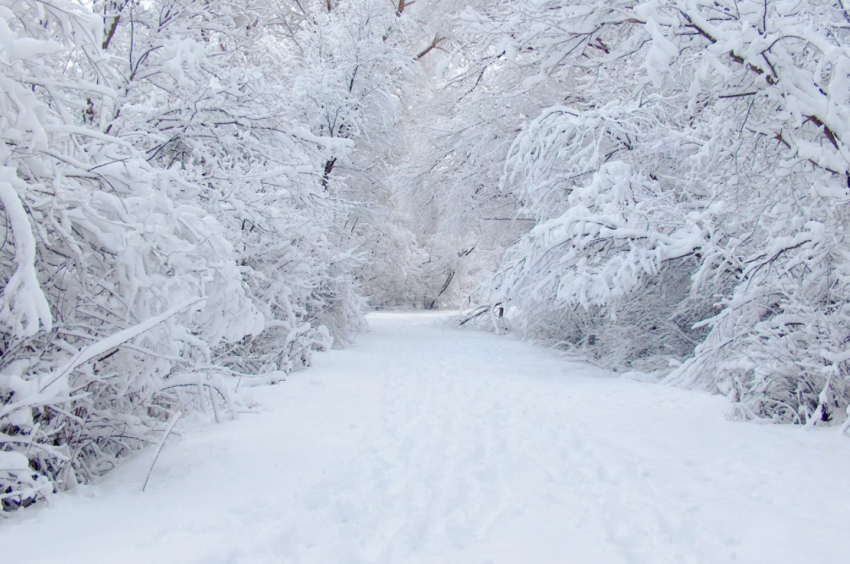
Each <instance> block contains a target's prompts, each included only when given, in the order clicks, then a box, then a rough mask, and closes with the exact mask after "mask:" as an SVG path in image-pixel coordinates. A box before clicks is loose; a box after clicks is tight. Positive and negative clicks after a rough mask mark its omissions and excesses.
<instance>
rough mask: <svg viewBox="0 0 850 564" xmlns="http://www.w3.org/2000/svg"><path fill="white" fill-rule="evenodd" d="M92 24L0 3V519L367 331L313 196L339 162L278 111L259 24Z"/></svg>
mask: <svg viewBox="0 0 850 564" xmlns="http://www.w3.org/2000/svg"><path fill="white" fill-rule="evenodd" d="M92 6H93V8H94V9H96V11H97V13H99V14H101V15H98V16H95V15H93V14H92V13H91V12H90V11H88V8H87V5H86V4H81V3H78V2H72V1H66V0H20V1H15V2H2V3H0V86H2V94H0V138H2V142H0V203H2V210H3V213H2V215H0V223H2V229H3V232H4V233H5V236H4V239H3V243H2V246H0V277H2V280H3V282H4V287H3V292H2V296H0V337H2V341H0V502H2V510H9V509H14V508H17V507H20V506H21V505H29V504H31V503H33V502H34V501H35V500H37V499H38V498H39V496H41V495H44V494H45V493H47V492H49V491H53V490H55V489H66V488H69V487H73V485H74V484H75V483H78V482H86V481H88V480H90V479H92V478H93V477H95V476H98V475H100V474H102V473H104V472H106V471H108V470H109V469H110V468H112V467H113V466H114V464H115V463H116V461H117V460H118V459H119V458H121V457H122V456H126V455H127V454H130V453H132V452H133V451H135V450H136V449H138V448H140V447H142V446H144V445H146V444H149V443H151V442H152V441H156V440H158V439H159V438H160V434H161V433H160V431H161V430H162V429H163V428H164V426H165V423H166V421H167V420H169V419H170V418H171V417H173V414H174V413H175V412H177V411H181V410H185V409H203V410H207V409H209V410H211V411H212V412H213V414H214V415H215V417H216V418H217V419H218V418H220V417H221V416H222V415H223V414H222V410H225V411H227V412H229V414H230V415H231V416H235V415H236V406H235V404H234V401H235V400H234V398H233V397H232V396H231V392H230V387H231V386H230V383H229V382H228V380H230V381H231V382H235V381H236V379H235V378H233V376H237V375H239V376H255V375H258V374H260V375H262V374H265V375H266V377H265V378H263V379H261V380H274V379H279V378H280V377H281V374H282V373H286V372H288V371H290V370H292V369H294V368H297V367H299V366H304V365H306V364H308V363H309V359H310V353H311V351H312V350H314V349H318V348H325V347H327V346H328V345H329V344H330V342H331V338H332V334H331V333H332V332H333V333H334V334H336V335H337V336H338V338H339V339H340V340H341V341H347V340H350V339H351V336H352V333H353V332H355V331H356V330H357V329H358V327H359V324H360V323H361V322H362V321H361V318H360V314H359V298H358V297H357V296H356V293H355V284H354V281H353V277H352V275H351V274H350V266H348V265H349V262H350V261H349V259H348V258H347V255H345V254H344V253H341V252H339V251H338V250H336V248H335V247H334V245H333V244H332V242H331V241H330V240H329V237H328V231H329V230H330V226H331V225H332V222H333V217H334V212H333V209H332V208H333V203H332V202H329V201H327V198H324V197H322V196H321V195H319V194H318V193H319V192H320V190H321V189H320V186H321V182H320V181H321V176H320V174H317V173H316V171H317V170H318V169H317V163H320V162H321V160H322V159H323V158H324V155H325V152H326V151H327V150H329V147H330V145H333V148H334V150H336V151H341V150H343V149H344V147H341V146H340V145H339V144H338V143H337V144H334V143H333V142H332V141H326V140H323V139H320V138H318V137H315V136H314V135H312V134H310V133H309V132H308V131H302V130H299V129H298V128H295V127H292V126H290V125H288V124H287V123H286V122H285V121H284V120H283V118H282V117H281V115H280V112H278V111H277V110H278V108H277V106H275V100H276V99H277V97H279V96H281V94H282V92H281V89H280V87H278V88H276V86H279V85H277V84H276V82H275V81H274V80H272V79H271V76H270V75H265V74H263V73H262V72H260V71H257V70H256V69H257V67H258V66H260V64H261V61H260V59H262V57H263V56H264V55H267V54H268V49H269V45H268V43H267V41H272V40H273V38H271V39H270V38H268V37H266V36H262V37H258V36H249V34H250V33H251V30H254V29H256V28H257V25H256V24H257V21H258V20H257V19H256V18H259V16H260V15H261V14H259V13H258V14H255V13H254V12H252V11H251V10H249V9H248V8H249V7H250V6H249V7H246V6H245V5H244V3H240V4H238V5H237V4H235V3H234V4H228V3H218V4H217V5H216V7H217V9H216V10H213V9H212V6H211V5H209V3H198V2H192V1H189V0H186V1H182V0H180V1H173V2H169V1H161V2H159V1H154V2H148V3H136V2H116V1H108V2H95V3H94V4H93V5H92ZM249 16H250V17H249ZM225 32H228V33H225ZM268 72H269V73H273V72H274V69H270V70H269V71H268ZM244 373H247V374H244Z"/></svg>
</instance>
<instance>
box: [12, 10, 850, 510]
mask: <svg viewBox="0 0 850 564" xmlns="http://www.w3.org/2000/svg"><path fill="white" fill-rule="evenodd" d="M0 88H1V89H2V92H0V204H2V213H1V214H0V230H2V231H3V233H4V235H3V240H2V246H0V279H2V282H3V287H2V295H0V514H2V513H4V512H12V511H14V510H16V509H19V508H21V507H27V506H29V505H32V504H34V503H37V502H38V501H39V500H41V499H43V498H44V497H45V496H47V495H49V494H51V493H53V492H61V491H66V490H73V489H74V488H75V487H76V486H77V485H80V484H88V483H90V482H92V481H93V480H95V479H97V478H99V477H100V476H103V475H105V474H107V473H108V472H109V471H110V470H112V469H113V468H115V467H116V465H118V464H119V462H120V461H121V460H122V459H123V458H125V457H128V456H129V455H132V454H133V453H135V452H137V451H139V450H140V449H142V448H145V447H149V446H152V445H157V444H159V443H160V442H161V440H162V437H163V434H164V433H165V434H167V431H169V430H170V429H171V428H172V427H173V425H174V423H175V422H176V419H177V418H178V417H180V415H181V414H184V413H190V412H203V413H209V414H211V417H213V418H214V419H215V420H216V421H218V420H226V419H230V418H233V417H237V416H238V414H239V413H241V412H243V411H245V410H247V409H248V408H249V406H248V405H247V403H246V400H245V399H244V398H243V397H242V395H241V393H240V390H245V389H248V388H252V387H257V386H267V385H270V384H275V383H278V382H281V381H283V380H285V379H287V378H289V377H290V374H292V373H293V372H294V371H300V370H302V369H308V367H310V365H311V362H313V359H314V355H316V354H321V351H326V350H328V349H331V348H339V347H346V346H348V345H349V344H351V343H352V342H354V340H355V338H356V337H357V335H358V334H359V333H361V332H363V331H365V330H367V324H366V322H365V318H364V313H366V312H367V311H373V310H443V309H445V310H460V311H461V312H462V313H460V314H459V315H458V317H456V319H455V321H454V325H455V326H459V327H460V329H463V330H468V329H478V330H487V331H493V332H496V333H498V334H505V335H506V334H510V335H511V336H513V337H516V338H521V339H527V340H530V341H533V342H535V343H538V344H540V345H543V346H548V347H553V348H556V349H557V350H560V351H564V352H566V353H569V354H571V355H575V356H577V357H580V358H582V359H585V360H587V361H589V362H591V363H592V364H595V365H597V366H598V367H601V368H604V369H608V370H614V371H616V372H620V373H640V374H642V375H643V376H642V377H643V378H645V379H649V380H652V381H655V382H658V384H659V385H667V386H676V387H683V388H693V389H698V390H704V391H709V392H711V393H714V394H720V395H723V396H726V397H727V398H728V400H729V401H728V412H727V414H726V415H727V417H729V418H731V419H734V420H747V421H755V422H761V423H765V422H766V423H784V424H794V425H803V426H808V427H815V426H832V427H835V428H836V431H837V432H840V433H846V432H847V431H848V430H849V429H850V416H848V413H850V409H849V408H848V405H850V5H848V4H847V3H846V2H845V0H492V1H485V0H465V1H460V0H415V1H406V0H398V2H397V3H396V1H395V0H0ZM293 377H294V376H293ZM598 401H600V402H604V401H605V398H599V400H598Z"/></svg>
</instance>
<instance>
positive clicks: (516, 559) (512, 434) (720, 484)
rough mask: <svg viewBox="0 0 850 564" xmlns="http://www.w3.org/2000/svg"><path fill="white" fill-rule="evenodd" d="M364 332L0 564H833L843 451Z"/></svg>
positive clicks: (536, 357) (453, 346) (525, 353)
mask: <svg viewBox="0 0 850 564" xmlns="http://www.w3.org/2000/svg"><path fill="white" fill-rule="evenodd" d="M438 318H439V316H435V315H428V314H391V313H381V314H373V315H371V316H370V317H369V322H370V325H371V326H372V329H373V331H372V332H371V333H369V334H367V335H364V336H363V337H362V338H361V339H360V340H359V341H358V343H357V344H356V345H355V346H353V347H352V348H350V349H347V350H341V351H333V352H330V353H328V354H324V355H318V356H317V357H316V359H315V360H316V362H315V367H314V368H312V369H310V370H308V371H305V372H300V373H297V374H295V375H293V376H292V377H291V378H290V380H289V381H287V382H285V383H283V384H281V385H278V386H272V387H267V388H254V389H253V390H251V393H253V394H254V396H255V398H256V399H257V400H258V401H260V402H261V403H262V407H261V408H260V409H259V411H260V413H259V414H256V415H252V414H246V415H242V417H241V418H240V419H239V420H237V421H234V422H227V423H223V424H221V425H212V426H202V425H198V424H197V423H196V424H195V425H192V422H191V420H190V421H189V422H188V424H183V423H181V425H182V432H181V436H180V437H172V438H171V439H169V442H168V443H167V444H166V447H165V449H164V450H163V452H162V455H161V456H160V458H159V461H158V462H157V464H156V466H155V468H154V471H153V474H152V476H151V481H150V484H149V485H148V489H147V491H146V492H145V493H142V492H141V491H140V490H141V485H142V483H143V482H144V479H145V475H146V474H147V470H148V467H149V465H150V460H151V456H152V451H150V452H143V453H141V454H140V455H138V456H137V457H136V458H135V459H133V460H130V461H128V462H127V463H125V464H124V465H122V466H121V467H119V468H118V469H117V470H115V471H114V472H112V473H111V474H109V475H108V476H107V477H106V479H104V480H103V481H102V483H100V484H98V485H97V486H93V487H91V488H89V489H88V490H87V491H88V494H89V495H90V496H93V497H86V496H82V495H67V496H55V497H54V499H53V501H52V503H51V506H50V507H47V508H45V509H41V510H35V511H27V512H21V513H19V514H17V515H15V516H13V517H12V519H10V520H9V521H6V522H4V523H0V562H2V563H3V564H18V563H22V564H23V563H27V564H36V563H42V562H50V563H53V562H55V563H62V564H76V563H85V564H98V563H101V562H103V563H120V564H134V563H140V564H141V563H143V564H151V563H157V564H160V563H170V562H175V563H177V562H179V563H193V564H195V563H197V564H208V563H209V564H219V563H220V564H260V563H271V562H274V563H278V562H279V563H290V562H292V563H306V564H364V563H387V564H407V563H411V564H416V563H429V564H432V563H433V564H449V563H463V564H484V563H488V564H505V563H516V564H520V563H521V564H544V563H559V564H564V563H580V564H597V563H599V564H607V563H620V562H625V563H656V562H659V563H662V562H663V563H668V562H669V563H706V564H713V563H719V562H729V561H734V562H737V563H753V564H761V563H764V564H767V563H770V564H782V563H794V564H797V563H799V562H850V541H848V536H847V532H848V530H850V529H848V527H850V521H848V510H850V479H848V476H850V441H848V439H847V438H846V437H842V436H840V435H839V434H838V433H837V431H836V430H835V429H821V430H818V429H815V430H813V431H808V432H807V431H805V430H803V429H800V428H791V427H782V426H760V425H755V424H744V423H732V422H729V421H726V420H725V419H724V417H723V414H724V408H725V400H724V399H723V398H718V397H713V396H709V395H706V394H702V393H697V392H690V391H684V390H680V389H671V388H666V387H662V386H659V385H655V384H647V383H640V382H634V381H628V380H621V379H619V378H616V377H613V376H612V375H610V374H609V373H606V372H604V371H601V370H598V369H596V368H593V367H590V366H588V365H586V364H581V363H577V362H571V361H565V360H563V359H562V358H559V356H558V355H557V354H556V353H554V352H552V351H549V350H544V349H540V348H535V347H533V346H531V345H528V344H523V343H519V342H516V341H513V340H511V339H508V338H502V337H497V336H494V335H491V334H486V333H478V332H472V331H456V330H452V329H447V328H444V327H441V326H439V325H438V324H436V323H435V322H436V321H437V320H438Z"/></svg>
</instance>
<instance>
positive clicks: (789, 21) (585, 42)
mask: <svg viewBox="0 0 850 564" xmlns="http://www.w3.org/2000/svg"><path fill="white" fill-rule="evenodd" d="M848 18H850V16H848V12H847V10H846V9H845V6H844V5H843V4H842V3H841V2H838V1H826V0H824V1H813V2H803V3H796V2H784V1H768V2H762V1H758V2H756V1H740V0H739V1H736V2H732V1H729V2H725V1H722V0H720V1H717V2H711V3H704V2H697V1H692V0H675V1H670V2H655V1H646V2H643V1H630V0H621V1H616V2H602V1H594V0H586V1H582V0H575V1H567V0H553V1H547V2H530V1H526V0H515V1H509V2H504V3H501V4H499V5H498V6H497V7H495V8H493V9H492V10H487V11H478V12H474V11H468V12H466V13H465V14H464V19H465V21H466V22H467V24H468V30H469V31H470V33H471V34H472V37H474V40H475V41H477V42H479V44H480V45H481V46H482V49H481V53H482V54H481V57H483V58H487V57H501V58H504V59H505V60H508V61H513V65H514V66H515V67H516V68H517V69H519V70H521V71H523V72H525V73H526V78H525V80H524V82H523V84H522V88H521V90H522V89H526V90H528V89H534V88H536V87H540V86H544V87H545V86H546V85H548V84H551V83H552V82H553V81H555V82H556V83H558V84H560V85H562V86H563V89H562V93H561V97H560V98H559V99H553V100H552V102H551V103H550V106H549V107H548V108H546V109H545V110H543V111H542V112H541V113H540V114H539V115H538V117H536V118H535V119H533V120H532V121H530V122H529V123H528V125H527V126H526V127H525V128H524V130H523V132H522V133H521V134H520V135H519V137H518V138H517V139H516V141H515V142H514V144H513V146H512V148H511V150H510V153H509V156H508V158H507V161H506V162H507V164H506V168H505V174H504V178H503V182H502V185H503V189H504V190H507V191H509V192H511V193H513V194H517V197H518V199H519V200H520V201H521V202H522V209H521V211H520V213H522V214H526V215H531V216H533V217H535V218H536V219H537V225H536V226H535V227H534V229H533V230H532V231H531V232H530V233H529V234H528V235H527V236H526V237H524V238H523V240H522V241H521V242H520V243H519V244H518V245H517V246H516V247H515V248H514V250H513V252H512V255H511V258H510V260H509V261H508V263H507V264H506V265H505V266H504V267H503V268H502V269H501V271H500V272H499V273H498V275H497V276H496V278H495V279H494V282H493V283H492V285H491V291H492V292H493V294H492V300H493V301H505V302H508V303H509V304H511V305H513V306H516V311H517V314H518V315H519V318H518V319H517V320H515V323H514V324H515V326H516V325H518V326H520V327H525V329H526V330H527V331H529V332H530V333H531V334H533V335H535V336H538V337H544V338H546V339H550V340H553V341H555V342H563V343H564V344H569V345H571V346H574V347H580V348H583V349H585V350H586V351H588V352H590V353H591V354H592V355H595V356H597V357H598V358H601V359H603V360H604V361H605V363H606V364H608V365H610V366H616V367H622V368H626V367H632V366H638V367H644V368H646V367H660V366H663V365H666V364H668V363H672V364H674V365H675V364H677V363H679V362H682V361H684V364H682V365H681V366H679V367H678V368H677V369H676V370H674V371H673V372H672V373H670V374H669V376H668V377H667V379H668V381H669V382H674V383H679V384H683V385H688V386H698V387H704V388H708V389H713V390H718V391H720V392H722V393H725V394H727V395H729V396H730V398H731V399H732V400H733V402H734V408H733V414H734V415H735V416H741V417H762V418H768V419H772V420H776V421H789V422H806V423H809V424H816V423H821V422H829V421H839V420H843V419H844V418H845V414H844V411H845V409H846V407H847V404H848V400H850V374H848V368H850V367H848V363H847V361H848V353H847V352H846V351H847V341H848V337H850V318H848V310H847V305H846V304H847V298H848V285H847V277H846V275H847V271H848V268H850V263H848V258H850V256H848V255H847V253H846V249H847V241H846V235H845V231H846V229H847V221H848V212H847V210H848V203H850V191H848V175H847V172H848V157H850V152H848V143H850V131H848V130H847V123H848V122H847V115H848V114H847V113H848V111H850V106H848V94H847V93H848V91H850V90H848V70H849V69H850V66H848V64H850V59H848V54H850V52H848V47H847V37H848V36H847V34H848V31H847V30H848V21H850V20H849V19H848ZM509 311H510V310H509Z"/></svg>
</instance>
